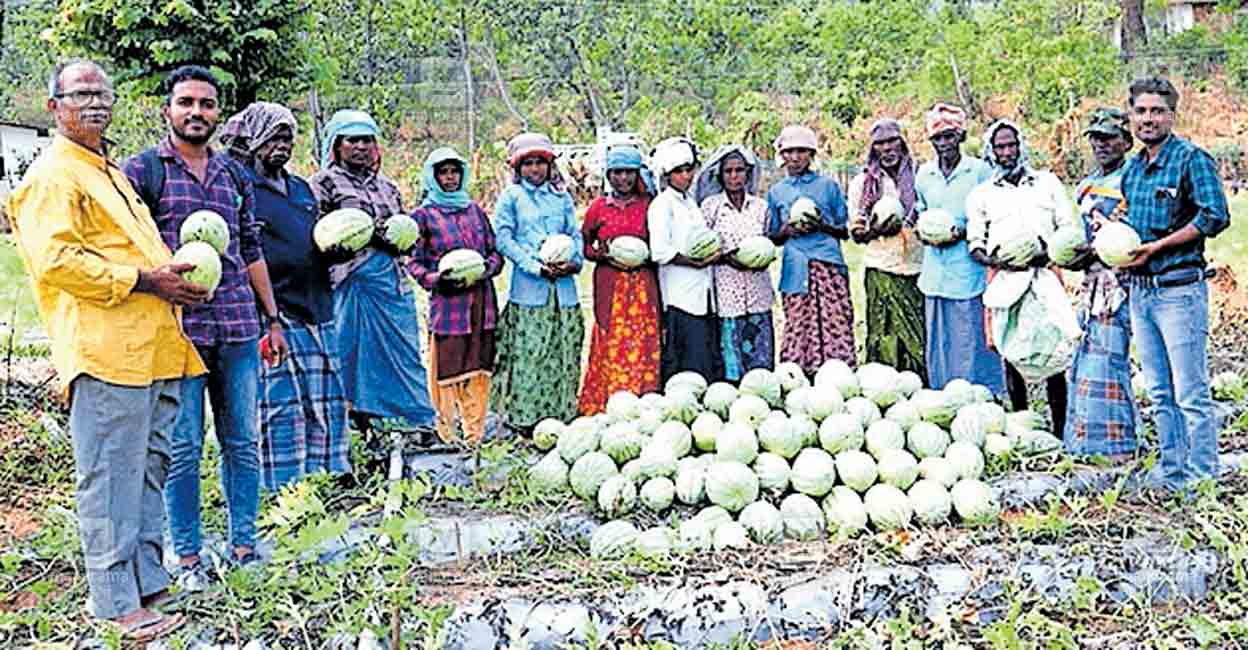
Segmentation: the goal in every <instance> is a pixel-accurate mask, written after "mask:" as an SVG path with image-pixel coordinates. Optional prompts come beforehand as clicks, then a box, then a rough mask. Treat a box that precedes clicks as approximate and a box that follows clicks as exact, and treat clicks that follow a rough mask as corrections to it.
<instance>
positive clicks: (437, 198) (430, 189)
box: [420, 147, 472, 210]
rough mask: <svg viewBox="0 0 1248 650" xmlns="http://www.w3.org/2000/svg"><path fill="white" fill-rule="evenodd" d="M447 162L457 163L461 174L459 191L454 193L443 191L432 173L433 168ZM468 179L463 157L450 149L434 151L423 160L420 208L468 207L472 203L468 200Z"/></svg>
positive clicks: (466, 166) (441, 148)
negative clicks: (423, 193) (423, 194)
mask: <svg viewBox="0 0 1248 650" xmlns="http://www.w3.org/2000/svg"><path fill="white" fill-rule="evenodd" d="M448 160H453V161H455V162H457V163H459V171H460V173H462V174H463V176H462V177H461V178H460V180H459V189H457V190H455V191H454V192H447V191H444V190H443V189H442V186H441V185H440V184H439V183H438V179H437V177H436V176H434V173H433V170H434V168H435V167H437V166H438V165H440V164H442V163H444V162H447V161H448ZM468 179H469V176H468V161H466V160H464V158H463V156H460V155H459V153H458V152H456V151H455V150H454V149H452V148H450V147H439V148H437V149H434V150H433V153H430V154H429V157H428V158H426V159H425V170H424V172H423V173H422V174H421V176H420V180H421V182H422V183H423V184H424V186H425V200H424V201H421V203H420V206H421V207H425V206H427V205H435V206H438V207H442V208H455V209H457V210H458V209H463V208H466V207H468V204H469V203H471V202H472V199H470V198H468Z"/></svg>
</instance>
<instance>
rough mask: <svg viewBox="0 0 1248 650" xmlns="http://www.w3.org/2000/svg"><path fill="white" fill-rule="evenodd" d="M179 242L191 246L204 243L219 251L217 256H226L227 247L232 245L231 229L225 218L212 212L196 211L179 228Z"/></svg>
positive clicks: (187, 216)
mask: <svg viewBox="0 0 1248 650" xmlns="http://www.w3.org/2000/svg"><path fill="white" fill-rule="evenodd" d="M178 241H179V242H180V243H181V244H189V243H190V242H193V241H199V242H204V243H206V244H209V245H211V246H212V248H213V249H214V250H216V251H217V255H224V254H225V247H226V246H228V245H229V244H230V228H229V226H228V225H226V223H225V218H224V217H222V216H221V215H219V214H217V213H216V212H213V211H212V210H196V211H194V212H192V213H190V214H188V215H186V219H183V220H182V227H180V228H178Z"/></svg>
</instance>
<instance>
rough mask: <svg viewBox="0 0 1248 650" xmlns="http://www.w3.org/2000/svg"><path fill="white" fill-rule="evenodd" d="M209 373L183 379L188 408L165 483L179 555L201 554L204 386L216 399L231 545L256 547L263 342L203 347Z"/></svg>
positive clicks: (175, 434) (177, 428)
mask: <svg viewBox="0 0 1248 650" xmlns="http://www.w3.org/2000/svg"><path fill="white" fill-rule="evenodd" d="M199 354H200V356H202V357H203V359H204V363H205V364H207V366H208V374H207V375H201V376H199V377H192V378H188V379H184V380H183V381H182V410H181V412H180V413H179V414H178V423H177V424H176V425H175V426H174V428H173V440H172V451H173V458H172V460H171V462H170V464H169V478H168V480H167V481H166V483H165V508H166V509H167V510H168V511H169V529H170V531H171V532H172V533H173V548H174V551H176V552H177V554H178V556H179V557H192V556H195V555H197V554H199V551H200V548H201V546H202V544H201V540H200V518H199V508H200V495H199V461H200V458H201V457H202V456H203V451H204V388H205V387H207V389H208V398H209V400H211V403H212V413H213V424H214V428H215V430H216V434H217V443H218V444H219V445H220V446H221V487H222V492H224V493H225V503H226V507H227V508H228V510H229V522H230V524H229V528H230V543H231V544H232V545H233V546H234V547H239V546H247V547H254V546H255V540H256V511H257V510H258V509H259V506H260V452H259V434H258V432H257V429H258V425H257V419H256V418H257V414H256V409H257V405H258V398H257V386H258V385H259V382H260V352H259V350H258V348H257V341H255V340H252V341H247V342H245V343H225V344H220V345H217V346H214V347H206V348H204V347H201V348H199Z"/></svg>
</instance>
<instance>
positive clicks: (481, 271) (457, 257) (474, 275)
mask: <svg viewBox="0 0 1248 650" xmlns="http://www.w3.org/2000/svg"><path fill="white" fill-rule="evenodd" d="M438 273H441V274H443V275H445V276H446V277H448V278H451V279H453V280H460V281H462V282H463V283H464V284H473V283H475V282H476V281H477V280H480V279H481V277H482V276H484V275H485V258H484V257H481V253H478V252H477V251H474V250H472V249H471V248H457V249H455V250H453V251H450V252H448V253H446V254H445V255H443V256H442V258H441V259H439V260H438Z"/></svg>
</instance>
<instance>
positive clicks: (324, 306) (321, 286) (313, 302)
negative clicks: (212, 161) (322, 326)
mask: <svg viewBox="0 0 1248 650" xmlns="http://www.w3.org/2000/svg"><path fill="white" fill-rule="evenodd" d="M253 176H256V175H255V174H253ZM317 216H318V212H317V204H316V197H314V196H313V195H312V188H311V187H309V186H308V183H307V181H305V180H303V179H302V178H299V177H298V176H292V175H287V176H286V194H285V195H283V194H282V193H281V192H278V191H277V190H276V189H274V187H273V186H272V185H270V184H269V183H267V182H265V181H264V180H263V179H260V178H258V177H257V178H256V221H258V222H259V223H260V231H261V236H262V237H263V245H264V259H265V262H266V263H267V264H268V267H269V279H270V280H271V281H272V282H273V293H274V295H275V297H276V298H277V306H278V308H279V309H281V310H282V313H283V314H285V315H286V316H287V317H289V318H292V319H295V320H298V321H302V322H304V323H309V324H318V323H325V322H328V321H330V320H333V318H334V298H333V287H332V286H331V285H330V282H329V263H328V262H327V261H326V259H325V258H324V256H323V255H322V254H321V252H320V251H319V250H317V248H316V244H315V243H313V241H312V228H313V226H315V225H316V219H317Z"/></svg>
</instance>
